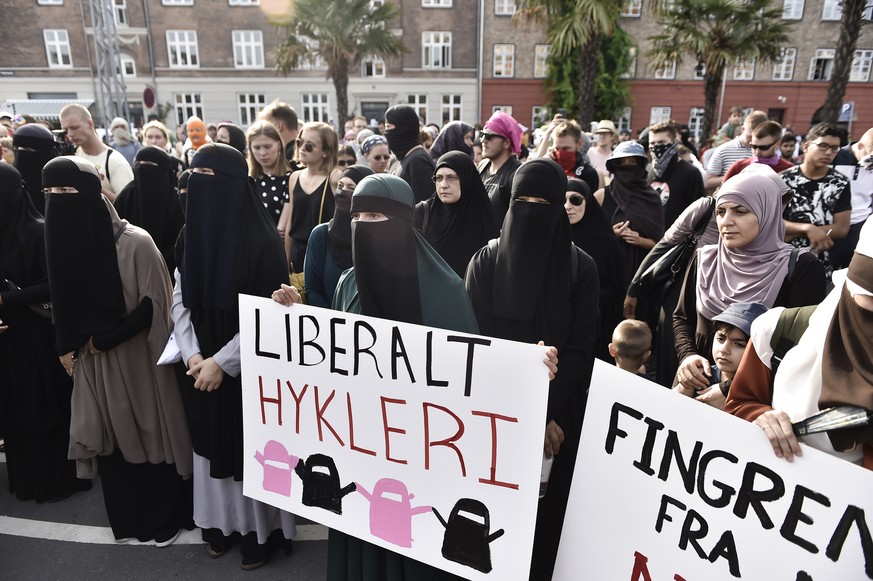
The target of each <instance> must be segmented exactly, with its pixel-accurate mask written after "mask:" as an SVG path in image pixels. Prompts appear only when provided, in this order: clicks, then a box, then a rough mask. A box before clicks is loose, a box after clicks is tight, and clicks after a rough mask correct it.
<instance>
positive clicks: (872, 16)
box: [861, 0, 873, 20]
mask: <svg viewBox="0 0 873 581" xmlns="http://www.w3.org/2000/svg"><path fill="white" fill-rule="evenodd" d="M861 20H873V0H867V5H866V6H865V7H864V12H863V13H862V14H861Z"/></svg>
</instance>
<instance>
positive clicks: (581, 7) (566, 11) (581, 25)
mask: <svg viewBox="0 0 873 581" xmlns="http://www.w3.org/2000/svg"><path fill="white" fill-rule="evenodd" d="M620 9H621V2H617V1H616V0H519V1H518V11H517V12H516V16H515V18H517V19H521V20H527V21H539V22H542V23H544V24H545V26H546V34H547V36H548V39H549V42H550V43H551V48H550V49H549V61H550V67H551V66H552V65H554V64H555V63H559V62H567V61H566V59H572V62H573V63H575V66H576V71H574V72H575V73H578V74H573V75H570V78H572V79H573V81H574V85H575V86H574V89H575V91H574V92H575V94H576V103H575V107H574V108H573V109H574V110H573V114H574V116H575V118H576V120H577V121H578V122H579V124H580V125H582V127H587V126H588V125H589V124H590V123H591V121H593V120H594V97H595V94H596V90H597V88H596V86H597V85H596V78H597V60H598V59H597V57H598V53H599V48H600V39H601V37H602V36H604V35H609V34H611V33H612V31H613V30H614V28H615V26H616V23H617V21H618V15H619V12H620ZM550 77H552V75H550Z"/></svg>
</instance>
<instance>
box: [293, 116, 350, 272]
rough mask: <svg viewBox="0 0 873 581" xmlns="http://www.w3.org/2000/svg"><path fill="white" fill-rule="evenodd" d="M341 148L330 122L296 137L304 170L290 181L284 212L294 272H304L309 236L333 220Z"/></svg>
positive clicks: (317, 124) (312, 125)
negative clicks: (319, 226)
mask: <svg viewBox="0 0 873 581" xmlns="http://www.w3.org/2000/svg"><path fill="white" fill-rule="evenodd" d="M338 148H339V144H338V140H337V136H336V133H335V132H334V130H333V127H331V126H330V125H328V124H327V123H320V122H311V123H307V124H305V125H304V126H303V129H301V130H300V134H299V135H298V136H297V148H296V150H297V155H296V159H297V162H298V163H299V164H301V165H302V166H303V169H302V170H300V171H296V172H294V173H292V174H291V176H290V177H289V178H288V191H289V192H291V202H290V203H289V204H286V205H285V208H284V209H283V210H282V215H283V216H290V219H289V220H288V221H287V222H282V219H281V218H280V220H279V221H280V222H282V223H285V224H286V226H285V253H286V254H287V256H288V260H289V261H290V263H291V269H292V272H295V273H297V272H303V260H304V257H305V256H306V245H307V244H308V242H309V234H310V233H311V232H312V229H313V228H315V227H316V226H317V225H319V224H321V223H323V222H327V221H328V220H330V219H331V218H332V217H333V211H334V201H333V192H334V191H335V190H336V187H337V184H338V183H339V179H340V172H339V170H337V169H336V162H337V151H338Z"/></svg>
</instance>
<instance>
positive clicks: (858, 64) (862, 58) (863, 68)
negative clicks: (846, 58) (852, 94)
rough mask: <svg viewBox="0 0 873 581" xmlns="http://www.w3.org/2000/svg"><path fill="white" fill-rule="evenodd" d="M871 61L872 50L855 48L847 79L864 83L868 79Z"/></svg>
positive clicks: (872, 56)
mask: <svg viewBox="0 0 873 581" xmlns="http://www.w3.org/2000/svg"><path fill="white" fill-rule="evenodd" d="M871 63H873V50H856V51H855V58H853V59H852V71H851V73H849V81H851V82H853V83H866V82H867V81H869V80H870V65H871Z"/></svg>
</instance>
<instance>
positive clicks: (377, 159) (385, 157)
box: [372, 153, 391, 161]
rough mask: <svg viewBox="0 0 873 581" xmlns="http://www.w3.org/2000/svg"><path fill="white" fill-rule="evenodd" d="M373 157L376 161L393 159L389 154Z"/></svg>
mask: <svg viewBox="0 0 873 581" xmlns="http://www.w3.org/2000/svg"><path fill="white" fill-rule="evenodd" d="M372 157H373V159H374V160H376V161H388V160H389V159H391V156H390V155H388V154H387V153H386V154H385V155H374V156H372Z"/></svg>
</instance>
